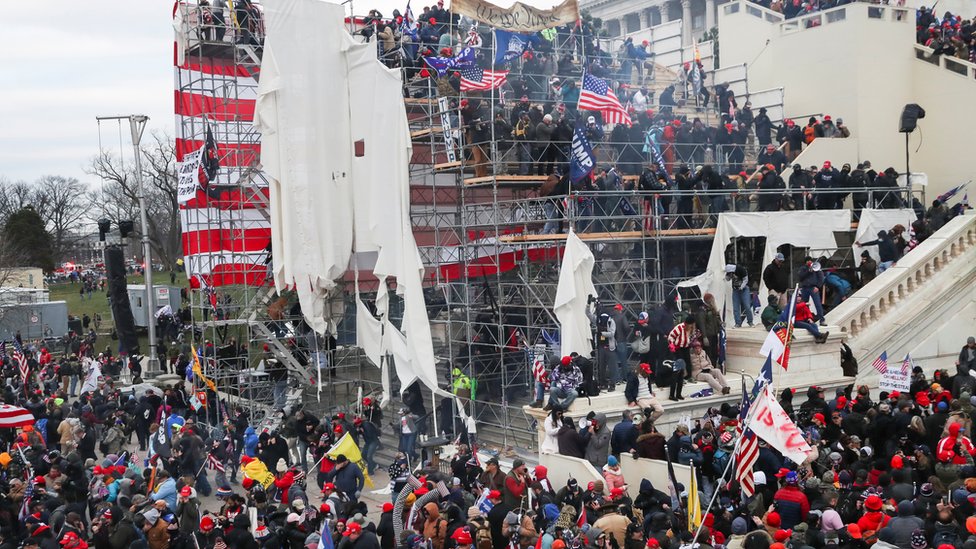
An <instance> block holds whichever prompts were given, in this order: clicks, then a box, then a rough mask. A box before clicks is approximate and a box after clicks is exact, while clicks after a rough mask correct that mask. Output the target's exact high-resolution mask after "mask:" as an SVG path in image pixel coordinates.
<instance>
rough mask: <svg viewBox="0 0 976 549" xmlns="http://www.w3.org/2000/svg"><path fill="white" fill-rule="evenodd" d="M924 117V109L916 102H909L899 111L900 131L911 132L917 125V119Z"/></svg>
mask: <svg viewBox="0 0 976 549" xmlns="http://www.w3.org/2000/svg"><path fill="white" fill-rule="evenodd" d="M920 118H925V109H923V108H922V107H920V106H918V103H909V104H907V105H905V109H904V110H902V111H901V125H900V127H899V128H898V131H899V132H900V133H912V132H913V131H915V128H916V127H917V126H918V120H919V119H920Z"/></svg>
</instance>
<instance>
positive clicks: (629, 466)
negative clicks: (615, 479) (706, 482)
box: [620, 455, 691, 499]
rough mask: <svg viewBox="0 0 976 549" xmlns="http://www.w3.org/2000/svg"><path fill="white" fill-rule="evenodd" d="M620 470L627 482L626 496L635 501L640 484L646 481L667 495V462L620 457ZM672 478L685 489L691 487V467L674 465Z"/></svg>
mask: <svg viewBox="0 0 976 549" xmlns="http://www.w3.org/2000/svg"><path fill="white" fill-rule="evenodd" d="M620 470H621V471H623V473H624V480H625V481H627V495H628V496H630V497H631V498H634V499H636V498H637V494H638V493H639V492H640V483H641V480H643V479H645V478H646V479H648V480H650V481H651V484H652V485H653V486H654V488H656V489H658V490H660V491H662V492H664V493H665V494H667V493H668V462H666V461H660V460H656V459H644V458H640V459H634V458H632V457H630V456H624V455H622V456H620ZM674 477H675V478H676V479H677V480H678V482H679V483H680V484H683V485H684V486H685V488H687V487H689V486H691V467H689V466H687V465H680V464H677V463H675V464H674Z"/></svg>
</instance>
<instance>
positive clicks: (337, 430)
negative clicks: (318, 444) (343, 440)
mask: <svg viewBox="0 0 976 549" xmlns="http://www.w3.org/2000/svg"><path fill="white" fill-rule="evenodd" d="M332 432H333V433H341V432H342V425H338V424H336V426H335V427H333V428H332Z"/></svg>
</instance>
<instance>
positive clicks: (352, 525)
mask: <svg viewBox="0 0 976 549" xmlns="http://www.w3.org/2000/svg"><path fill="white" fill-rule="evenodd" d="M362 533H363V527H362V525H361V524H359V523H358V522H352V521H350V522H349V523H348V524H346V530H345V531H344V532H343V533H342V535H343V536H351V535H353V534H362Z"/></svg>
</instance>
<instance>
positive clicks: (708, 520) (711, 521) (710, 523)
mask: <svg viewBox="0 0 976 549" xmlns="http://www.w3.org/2000/svg"><path fill="white" fill-rule="evenodd" d="M702 523H703V524H704V525H705V526H707V527H708V528H712V527H714V526H715V515H713V514H711V513H705V517H704V518H702Z"/></svg>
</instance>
